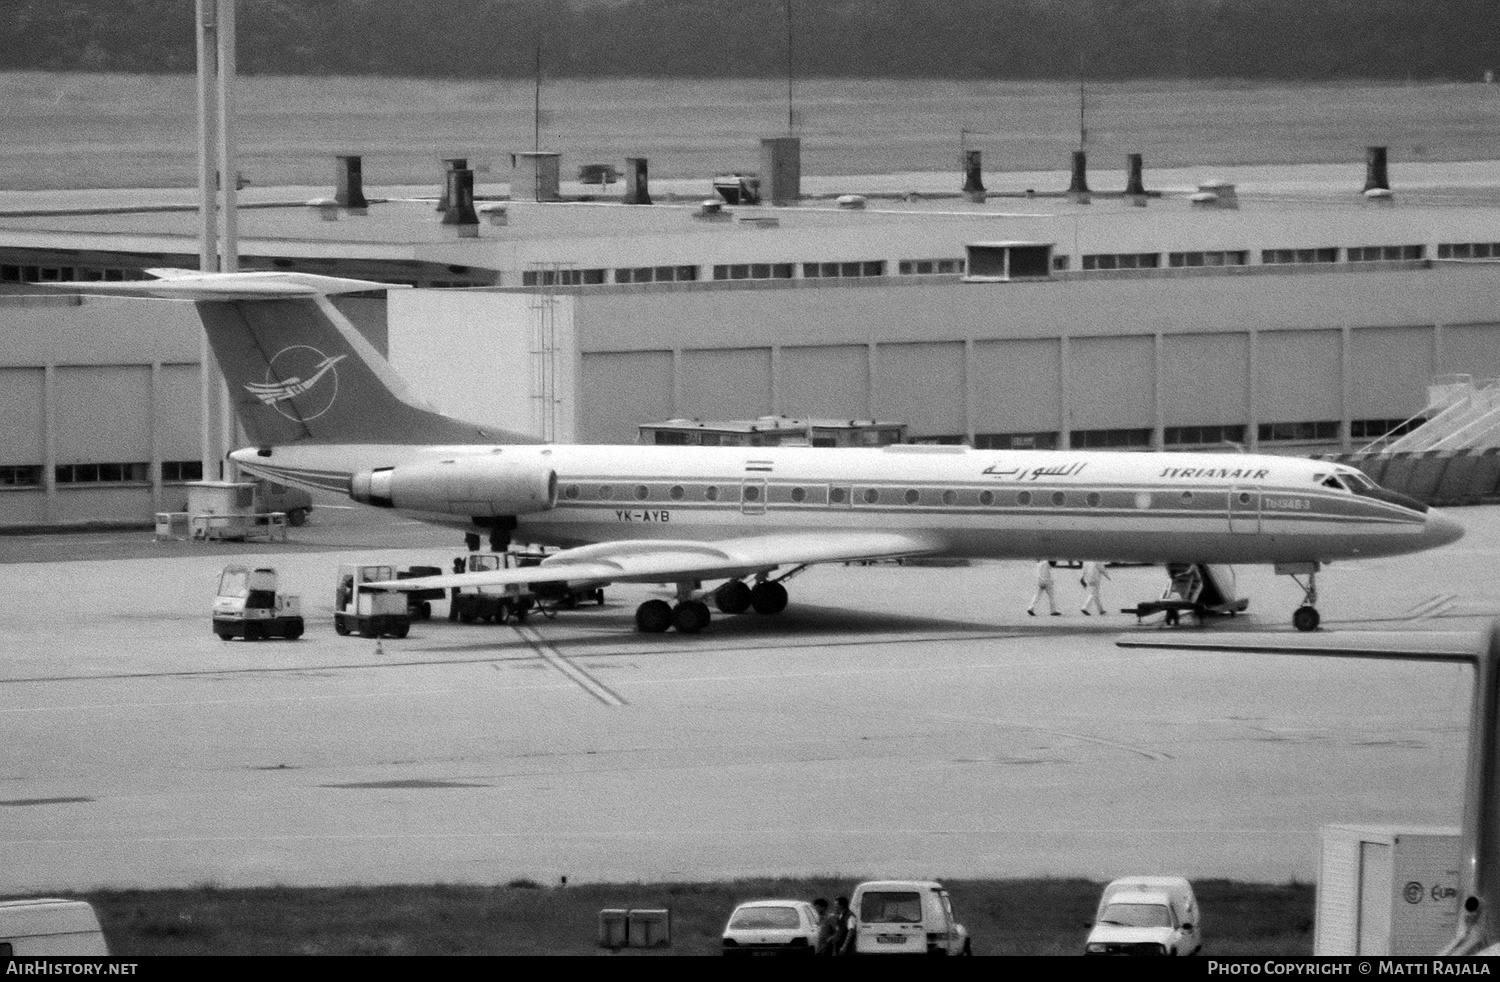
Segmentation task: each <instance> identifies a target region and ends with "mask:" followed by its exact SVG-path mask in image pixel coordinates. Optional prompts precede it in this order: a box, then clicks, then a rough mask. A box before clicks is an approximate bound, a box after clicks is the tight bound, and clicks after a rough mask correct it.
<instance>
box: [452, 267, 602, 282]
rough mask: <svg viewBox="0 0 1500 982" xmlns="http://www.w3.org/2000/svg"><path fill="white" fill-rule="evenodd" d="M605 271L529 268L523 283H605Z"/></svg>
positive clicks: (523, 274) (524, 274)
mask: <svg viewBox="0 0 1500 982" xmlns="http://www.w3.org/2000/svg"><path fill="white" fill-rule="evenodd" d="M604 273H605V271H604V270H602V269H528V270H526V271H524V272H523V273H521V285H522V286H586V285H592V284H596V283H603V282H604ZM463 285H465V286H467V285H469V284H463Z"/></svg>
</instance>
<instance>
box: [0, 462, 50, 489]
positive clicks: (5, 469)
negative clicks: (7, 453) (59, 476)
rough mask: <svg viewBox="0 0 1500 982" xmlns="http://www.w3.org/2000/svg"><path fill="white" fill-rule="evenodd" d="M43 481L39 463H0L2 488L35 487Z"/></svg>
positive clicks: (0, 485)
mask: <svg viewBox="0 0 1500 982" xmlns="http://www.w3.org/2000/svg"><path fill="white" fill-rule="evenodd" d="M41 483H42V468H41V465H39V464H19V465H17V464H0V488H34V487H38V486H40V485H41Z"/></svg>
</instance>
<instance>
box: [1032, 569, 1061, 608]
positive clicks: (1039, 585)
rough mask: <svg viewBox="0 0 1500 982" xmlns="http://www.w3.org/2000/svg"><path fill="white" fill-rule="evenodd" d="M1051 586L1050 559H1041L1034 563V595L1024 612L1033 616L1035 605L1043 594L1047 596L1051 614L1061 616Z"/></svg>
mask: <svg viewBox="0 0 1500 982" xmlns="http://www.w3.org/2000/svg"><path fill="white" fill-rule="evenodd" d="M1052 586H1053V584H1052V560H1050V559H1043V560H1042V561H1041V562H1039V563H1037V564H1036V596H1034V597H1032V598H1031V606H1030V607H1027V608H1026V613H1028V614H1030V615H1031V616H1032V617H1035V616H1036V605H1037V603H1038V602H1039V601H1040V600H1041V599H1042V595H1043V594H1045V595H1046V597H1047V609H1048V610H1049V611H1051V613H1052V616H1053V617H1061V616H1062V614H1061V612H1059V611H1058V609H1057V595H1056V594H1054V593H1053V592H1052Z"/></svg>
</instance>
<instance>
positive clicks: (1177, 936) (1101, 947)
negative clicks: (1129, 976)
mask: <svg viewBox="0 0 1500 982" xmlns="http://www.w3.org/2000/svg"><path fill="white" fill-rule="evenodd" d="M1202 931H1203V918H1202V915H1201V914H1200V912H1199V910H1198V900H1197V898H1196V897H1194V896H1193V887H1192V884H1190V883H1188V881H1187V880H1185V879H1184V878H1182V877H1180V876H1126V877H1122V878H1120V879H1118V880H1114V881H1112V882H1111V883H1110V884H1109V885H1108V886H1106V887H1105V888H1104V893H1103V894H1102V895H1101V896H1100V897H1099V909H1098V912H1097V913H1096V914H1095V915H1094V923H1093V924H1092V925H1091V928H1090V930H1089V937H1088V940H1087V941H1086V942H1084V946H1083V953H1084V954H1086V955H1196V954H1198V952H1200V951H1202V950H1203V934H1202Z"/></svg>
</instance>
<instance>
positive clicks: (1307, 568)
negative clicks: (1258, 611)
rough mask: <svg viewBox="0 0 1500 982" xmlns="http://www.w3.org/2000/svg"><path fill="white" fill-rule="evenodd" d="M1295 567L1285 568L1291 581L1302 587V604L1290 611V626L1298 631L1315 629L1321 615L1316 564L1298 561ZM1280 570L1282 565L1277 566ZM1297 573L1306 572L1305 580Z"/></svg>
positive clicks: (1278, 570)
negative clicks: (1319, 612)
mask: <svg viewBox="0 0 1500 982" xmlns="http://www.w3.org/2000/svg"><path fill="white" fill-rule="evenodd" d="M1298 567H1299V568H1297V569H1295V570H1291V569H1288V570H1286V573H1287V575H1288V576H1290V577H1291V578H1292V581H1293V582H1294V583H1296V584H1297V585H1298V586H1300V587H1301V588H1302V606H1301V607H1298V608H1297V609H1296V610H1295V611H1293V612H1292V626H1293V627H1295V628H1296V629H1297V630H1299V631H1316V630H1317V629H1318V624H1319V623H1320V622H1321V621H1322V617H1320V616H1319V615H1318V607H1317V603H1318V564H1317V563H1299V564H1298ZM1277 572H1282V567H1277ZM1298 573H1306V574H1307V582H1306V583H1303V582H1302V580H1300V579H1298V575H1297V574H1298Z"/></svg>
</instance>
